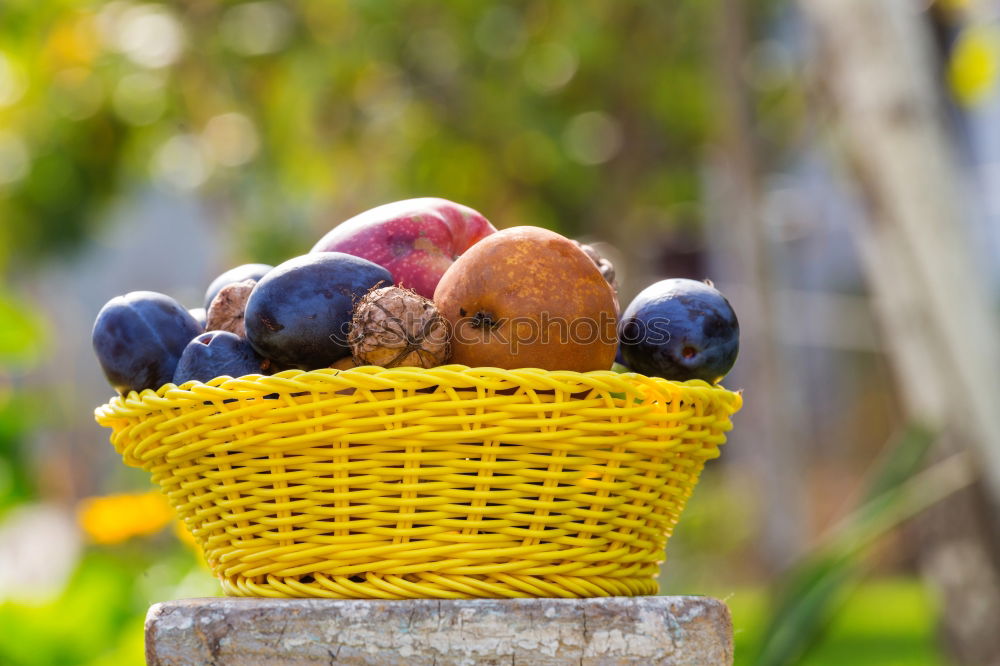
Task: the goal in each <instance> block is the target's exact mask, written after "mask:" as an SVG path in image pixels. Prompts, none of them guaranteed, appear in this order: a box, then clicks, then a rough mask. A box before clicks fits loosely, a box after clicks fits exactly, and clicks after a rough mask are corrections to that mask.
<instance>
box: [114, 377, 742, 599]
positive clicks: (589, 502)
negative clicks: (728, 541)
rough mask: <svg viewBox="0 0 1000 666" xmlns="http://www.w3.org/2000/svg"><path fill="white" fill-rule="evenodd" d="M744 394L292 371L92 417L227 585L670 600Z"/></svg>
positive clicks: (138, 397) (336, 593)
mask: <svg viewBox="0 0 1000 666" xmlns="http://www.w3.org/2000/svg"><path fill="white" fill-rule="evenodd" d="M741 405H742V397H741V395H740V394H739V393H736V392H732V391H729V390H726V389H725V388H723V387H721V386H712V385H709V384H707V383H706V382H702V381H699V380H692V381H688V382H672V381H667V380H664V379H659V378H651V377H646V376H643V375H639V374H636V373H616V372H613V371H595V372H587V373H577V372H570V371H545V370H540V369H531V368H526V369H518V370H504V369H500V368H482V367H480V368H471V367H466V366H460V365H448V366H440V367H437V368H431V369H422V368H392V369H386V368H378V367H373V366H366V367H359V368H353V369H350V370H333V369H323V370H314V371H308V372H307V371H300V370H289V371H285V372H282V373H278V374H275V375H270V376H261V375H248V376H245V377H240V378H230V377H219V378H216V379H213V380H212V381H210V382H207V383H200V382H188V383H186V384H184V385H183V386H180V387H178V386H174V385H173V384H167V385H165V386H163V387H161V388H160V389H158V390H156V391H153V390H146V391H143V392H141V393H135V392H133V393H130V394H128V395H127V396H119V397H115V398H113V399H112V400H111V401H109V402H108V403H107V404H105V405H102V406H101V407H99V408H97V410H95V416H96V418H97V421H98V423H100V424H101V425H104V426H107V427H110V428H111V429H112V434H111V442H112V444H113V445H114V447H115V449H116V450H117V451H118V452H119V453H120V454H121V455H122V457H123V459H124V461H125V462H126V464H128V465H131V466H136V467H141V468H143V469H146V470H147V471H149V472H150V473H151V475H152V477H153V480H154V482H156V483H158V484H159V485H160V487H161V489H162V490H163V492H164V493H165V494H166V496H167V498H168V501H169V502H170V504H171V506H172V507H173V508H174V509H175V511H176V512H177V514H178V516H179V517H180V518H181V520H182V521H183V522H184V524H185V525H186V527H187V528H188V529H189V530H190V531H191V533H192V534H193V535H194V537H195V539H196V541H197V542H198V544H199V546H200V547H201V548H202V551H203V552H204V554H205V556H206V559H207V561H208V563H209V565H210V567H211V568H212V570H213V572H214V573H215V575H216V576H217V577H219V578H220V580H221V582H222V585H223V589H224V591H225V592H226V593H227V594H230V595H241V596H279V597H280V596H298V597H308V596H325V597H341V598H388V599H401V598H415V597H436V598H463V597H466V598H467V597H515V596H564V597H571V596H602V595H635V594H652V593H655V592H656V589H657V588H656V574H657V572H658V570H659V564H660V562H661V561H662V559H663V551H664V546H665V545H666V541H667V539H668V537H669V536H670V534H671V533H672V530H673V527H674V525H675V524H676V522H677V520H678V519H679V516H680V512H681V511H682V510H683V507H684V504H685V503H686V501H687V498H688V497H689V496H690V494H691V492H692V490H693V488H694V486H695V484H696V483H697V480H698V477H699V475H700V472H701V469H702V467H703V465H704V463H705V461H707V460H709V459H711V458H714V457H716V456H718V453H719V446H720V445H721V444H723V443H724V442H725V436H726V433H727V432H728V431H729V430H730V429H731V427H732V424H731V420H730V417H731V415H732V414H733V413H734V412H736V411H737V410H739V409H740V407H741Z"/></svg>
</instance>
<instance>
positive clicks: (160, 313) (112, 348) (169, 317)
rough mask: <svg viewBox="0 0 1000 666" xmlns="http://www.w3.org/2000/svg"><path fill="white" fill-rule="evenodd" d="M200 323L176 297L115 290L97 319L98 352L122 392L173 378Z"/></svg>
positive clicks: (140, 389) (149, 292)
mask: <svg viewBox="0 0 1000 666" xmlns="http://www.w3.org/2000/svg"><path fill="white" fill-rule="evenodd" d="M202 330H203V329H202V328H201V326H199V325H198V322H197V321H195V319H194V317H192V316H191V313H189V312H188V311H187V310H185V309H184V307H183V306H181V305H180V304H179V303H178V302H177V301H175V300H174V299H172V298H170V297H169V296H164V295H163V294H158V293H156V292H153V291H133V292H131V293H128V294H125V295H124V296H116V297H115V298H112V299H111V300H110V301H108V302H107V304H106V305H105V306H104V307H103V308H101V311H100V312H99V313H98V314H97V321H95V322H94V331H93V335H92V339H93V343H94V353H96V354H97V360H98V361H99V362H100V364H101V368H102V369H103V370H104V375H105V376H106V377H107V378H108V381H109V382H110V383H111V386H113V387H114V388H115V390H116V391H118V392H119V393H121V394H125V393H128V392H129V391H142V390H143V389H157V388H159V387H161V386H163V385H164V384H168V383H170V381H171V380H172V379H173V376H174V370H175V369H176V368H177V361H178V360H179V359H180V357H181V353H182V352H183V351H184V347H185V346H187V343H188V342H190V341H191V338H193V337H194V336H196V335H198V334H199V333H201V332H202Z"/></svg>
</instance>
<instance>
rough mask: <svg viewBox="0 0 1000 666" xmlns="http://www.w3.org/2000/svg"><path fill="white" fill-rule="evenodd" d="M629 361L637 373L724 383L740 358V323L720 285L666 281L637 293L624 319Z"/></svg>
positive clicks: (625, 353)
mask: <svg viewBox="0 0 1000 666" xmlns="http://www.w3.org/2000/svg"><path fill="white" fill-rule="evenodd" d="M618 338H619V341H620V344H621V353H622V356H623V357H624V361H625V363H624V364H625V365H626V366H628V367H629V369H631V370H633V371H634V372H639V373H642V374H644V375H654V376H657V377H664V378H665V379H673V380H677V381H686V380H688V379H703V380H705V381H706V382H709V383H710V384H715V383H718V382H719V381H721V380H722V378H723V377H725V376H726V373H727V372H729V370H730V369H731V368H732V367H733V364H734V363H735V362H736V355H737V354H738V353H739V349H740V325H739V322H738V321H737V320H736V313H735V312H733V308H732V306H731V305H729V301H727V300H726V297H725V296H723V295H722V294H721V293H720V292H719V290H718V289H716V288H715V287H713V286H711V285H710V284H706V283H704V282H697V281H695V280H684V279H673V280H662V281H660V282H657V283H656V284H653V285H650V286H649V287H646V289H644V290H643V291H641V292H640V293H639V295H638V296H636V297H635V300H633V301H632V302H631V303H630V304H629V306H628V307H627V308H625V312H623V313H622V316H621V319H620V320H619V322H618Z"/></svg>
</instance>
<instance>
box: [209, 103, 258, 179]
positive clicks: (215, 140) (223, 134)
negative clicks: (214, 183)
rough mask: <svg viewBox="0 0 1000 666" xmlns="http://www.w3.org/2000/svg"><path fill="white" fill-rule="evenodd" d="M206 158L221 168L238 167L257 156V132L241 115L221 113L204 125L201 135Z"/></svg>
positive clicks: (248, 120)
mask: <svg viewBox="0 0 1000 666" xmlns="http://www.w3.org/2000/svg"><path fill="white" fill-rule="evenodd" d="M201 139H202V143H203V145H204V147H205V152H206V153H207V154H208V157H209V158H210V159H211V160H212V161H213V162H215V163H216V164H221V165H222V166H229V167H233V166H239V165H241V164H245V163H247V162H249V161H250V160H251V159H253V157H254V155H256V154H257V149H258V147H259V140H258V138H257V130H256V128H255V127H254V125H253V122H251V121H250V119H249V118H247V117H246V116H245V115H243V114H242V113H223V114H220V115H218V116H215V117H213V118H212V119H210V120H209V121H208V123H206V124H205V129H204V131H203V132H202V135H201Z"/></svg>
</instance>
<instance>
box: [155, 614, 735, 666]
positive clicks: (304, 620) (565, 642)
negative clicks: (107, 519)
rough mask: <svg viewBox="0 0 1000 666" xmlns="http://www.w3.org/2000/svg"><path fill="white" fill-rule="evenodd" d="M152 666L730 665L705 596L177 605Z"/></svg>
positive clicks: (722, 631)
mask: <svg viewBox="0 0 1000 666" xmlns="http://www.w3.org/2000/svg"><path fill="white" fill-rule="evenodd" d="M146 659H147V662H148V663H149V664H150V665H153V666H166V665H171V666H174V665H177V666H179V665H182V664H199V665H200V664H219V665H222V664H233V665H241V666H242V665H250V664H278V663H280V664H375V665H381V664H393V665H395V664H400V663H406V664H408V665H409V666H417V665H420V664H435V665H440V666H443V665H445V664H538V665H542V666H544V665H546V664H667V665H671V666H674V665H676V666H680V665H684V666H687V665H692V666H693V665H695V664H697V665H698V666H714V665H716V664H718V665H727V664H732V659H733V647H732V623H731V620H730V615H729V610H728V608H727V607H726V605H725V604H724V603H722V602H721V601H717V600H715V599H710V598H706V597H635V598H626V597H617V598H604V599H476V600H454V601H451V600H448V601H438V600H414V601H378V600H376V601H367V600H365V601H350V600H326V599H237V598H213V599H186V600H181V601H171V602H166V603H161V604H156V605H154V606H153V607H151V608H150V609H149V614H148V616H147V618H146Z"/></svg>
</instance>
